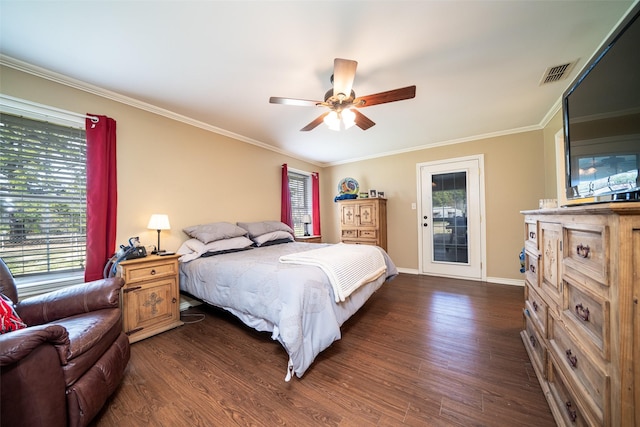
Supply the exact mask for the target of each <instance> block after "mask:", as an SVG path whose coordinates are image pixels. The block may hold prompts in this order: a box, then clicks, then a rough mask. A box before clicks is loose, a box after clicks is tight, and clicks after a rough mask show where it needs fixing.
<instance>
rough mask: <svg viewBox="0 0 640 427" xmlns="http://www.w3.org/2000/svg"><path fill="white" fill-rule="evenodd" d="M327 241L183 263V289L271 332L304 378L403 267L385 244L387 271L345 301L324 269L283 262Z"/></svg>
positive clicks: (384, 255)
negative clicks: (336, 293) (398, 266)
mask: <svg viewBox="0 0 640 427" xmlns="http://www.w3.org/2000/svg"><path fill="white" fill-rule="evenodd" d="M323 246H327V245H326V244H313V243H298V242H293V243H286V244H281V245H275V246H268V247H261V248H255V249H251V250H248V251H245V252H238V253H231V254H225V255H216V256H212V257H208V258H198V259H196V260H194V261H191V262H188V263H181V264H180V289H181V290H183V291H186V292H188V293H190V294H191V295H194V296H195V297H197V298H199V299H201V300H203V301H205V302H207V303H209V304H212V305H215V306H218V307H221V308H224V309H225V310H228V311H229V312H231V313H233V314H234V315H235V316H237V317H238V318H239V319H240V320H242V321H243V322H244V323H245V324H246V325H248V326H250V327H252V328H254V329H256V330H258V331H268V332H271V336H272V338H273V339H276V340H278V341H279V342H280V343H281V344H282V346H283V347H284V349H285V350H286V352H287V354H288V355H289V364H290V366H292V368H293V372H294V373H295V375H297V376H298V377H302V375H303V374H304V372H305V371H306V370H307V369H308V368H309V366H310V365H311V363H313V360H314V359H315V357H316V356H317V355H318V354H319V353H320V352H321V351H322V350H324V349H325V348H327V347H329V346H330V345H331V343H332V342H334V341H336V340H338V339H340V337H341V334H340V326H341V325H342V324H343V323H344V322H345V321H346V320H347V319H348V318H349V317H351V315H353V313H355V312H356V311H357V310H358V309H359V308H360V307H361V306H362V305H363V304H364V303H365V302H366V301H367V299H368V298H369V297H370V296H371V295H372V294H373V293H374V292H375V291H376V290H377V289H378V288H379V287H380V286H382V284H383V283H384V282H385V280H386V279H387V278H392V277H395V276H396V275H397V269H396V267H395V265H394V264H393V262H392V261H391V259H390V258H389V256H388V255H387V253H386V252H384V250H382V249H381V248H377V250H378V251H379V252H380V253H381V254H382V256H383V258H384V260H385V266H386V274H383V275H381V276H380V277H378V278H377V279H375V280H373V281H371V282H369V283H367V284H365V285H363V286H361V287H360V288H359V289H357V290H356V291H354V292H353V293H352V294H351V295H350V296H349V297H348V298H346V299H345V301H344V302H340V303H336V302H335V296H334V291H333V289H332V286H331V284H330V282H329V279H328V277H327V275H326V274H325V273H324V272H323V271H322V269H321V268H319V267H315V266H308V265H295V264H284V263H281V262H279V259H280V257H281V256H283V255H289V254H293V253H296V252H303V251H308V250H311V249H315V248H319V247H323Z"/></svg>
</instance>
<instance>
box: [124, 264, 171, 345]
mask: <svg viewBox="0 0 640 427" xmlns="http://www.w3.org/2000/svg"><path fill="white" fill-rule="evenodd" d="M179 257H180V255H167V256H157V255H149V256H147V257H144V258H138V259H132V260H128V261H122V262H121V263H120V264H118V276H120V277H122V278H124V281H125V285H124V287H123V288H122V292H121V293H120V304H121V307H122V329H123V330H124V332H125V333H126V334H127V335H128V336H129V342H130V343H134V342H136V341H140V340H141V339H144V338H148V337H150V336H152V335H155V334H158V333H160V332H164V331H166V330H168V329H172V328H175V327H176V326H180V325H182V324H183V323H182V322H181V321H180V293H179V289H178V258H179Z"/></svg>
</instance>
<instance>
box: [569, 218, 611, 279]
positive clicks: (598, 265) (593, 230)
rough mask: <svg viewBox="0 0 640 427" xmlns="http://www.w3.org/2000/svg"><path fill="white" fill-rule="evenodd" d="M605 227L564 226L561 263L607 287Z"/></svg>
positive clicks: (607, 250)
mask: <svg viewBox="0 0 640 427" xmlns="http://www.w3.org/2000/svg"><path fill="white" fill-rule="evenodd" d="M608 240H609V239H608V232H607V227H606V226H602V225H600V226H595V225H589V226H588V227H587V226H582V225H580V224H576V225H573V224H572V225H567V224H565V226H564V251H563V262H564V264H565V265H567V266H569V267H571V268H573V269H575V270H576V271H578V272H580V273H581V274H583V275H585V276H587V277H589V278H591V279H593V280H596V281H597V282H599V283H601V284H603V285H605V286H609V274H608V269H607V263H608V262H609V244H608Z"/></svg>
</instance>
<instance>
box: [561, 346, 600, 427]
mask: <svg viewBox="0 0 640 427" xmlns="http://www.w3.org/2000/svg"><path fill="white" fill-rule="evenodd" d="M549 391H550V392H551V400H552V402H551V404H552V405H553V406H555V407H556V409H557V411H553V412H556V413H557V414H559V415H560V417H561V418H562V420H563V421H564V425H566V426H572V427H573V426H576V427H582V426H594V425H598V424H599V423H596V422H595V420H594V419H593V417H592V416H590V415H589V413H588V412H587V410H586V409H585V406H584V405H583V404H582V402H580V401H579V400H578V399H577V398H576V396H575V395H574V394H573V392H572V391H571V390H570V389H569V388H568V387H567V384H566V381H565V378H564V377H563V376H562V373H561V372H560V371H559V370H558V367H557V365H556V364H555V361H554V360H553V358H551V359H550V363H549ZM556 421H557V420H556ZM558 424H560V423H559V422H558ZM600 424H601V423H600Z"/></svg>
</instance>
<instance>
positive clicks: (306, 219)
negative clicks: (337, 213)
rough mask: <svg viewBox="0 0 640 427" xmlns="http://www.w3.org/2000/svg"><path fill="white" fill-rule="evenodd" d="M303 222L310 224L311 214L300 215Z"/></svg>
mask: <svg viewBox="0 0 640 427" xmlns="http://www.w3.org/2000/svg"><path fill="white" fill-rule="evenodd" d="M302 223H303V224H311V215H303V216H302Z"/></svg>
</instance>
